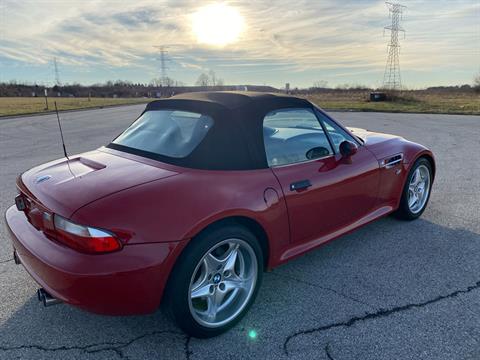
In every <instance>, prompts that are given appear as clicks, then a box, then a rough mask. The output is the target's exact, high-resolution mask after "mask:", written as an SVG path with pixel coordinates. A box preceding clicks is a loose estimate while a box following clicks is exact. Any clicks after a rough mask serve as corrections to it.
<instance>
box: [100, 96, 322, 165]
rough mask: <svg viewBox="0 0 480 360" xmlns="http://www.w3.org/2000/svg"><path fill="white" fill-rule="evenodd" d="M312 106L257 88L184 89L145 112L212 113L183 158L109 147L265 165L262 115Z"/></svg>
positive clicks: (192, 160)
mask: <svg viewBox="0 0 480 360" xmlns="http://www.w3.org/2000/svg"><path fill="white" fill-rule="evenodd" d="M298 107H302V108H310V109H312V108H313V107H314V105H313V104H311V103H310V102H309V101H307V100H305V99H300V98H296V97H293V96H288V95H282V94H270V93H259V92H248V91H245V92H228V91H209V92H195V93H185V94H179V95H176V96H173V97H171V98H168V99H161V100H156V101H152V102H151V103H149V104H148V105H147V107H146V108H145V110H144V112H147V111H155V110H181V111H191V112H196V113H201V114H204V115H208V116H210V117H212V119H213V121H214V125H213V126H212V128H211V129H210V131H209V132H208V133H207V135H206V136H205V138H204V139H203V140H202V142H201V143H200V144H199V145H198V146H197V147H196V148H195V149H194V150H193V151H192V153H191V154H190V155H188V156H187V157H185V158H173V157H167V156H162V155H156V154H151V153H145V152H141V151H136V150H134V149H131V148H127V147H124V146H122V145H118V144H114V143H112V144H110V145H108V147H111V148H114V149H117V150H122V151H126V152H132V153H136V154H138V155H141V156H145V157H150V158H154V159H157V160H159V161H162V162H166V163H169V164H174V165H178V166H184V167H187V168H195V169H208V170H252V169H263V168H267V167H268V164H267V159H266V155H265V148H264V144H263V118H264V117H265V115H266V114H268V113H269V112H270V111H273V110H276V109H281V108H298Z"/></svg>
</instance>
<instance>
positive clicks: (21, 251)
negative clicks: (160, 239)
mask: <svg viewBox="0 0 480 360" xmlns="http://www.w3.org/2000/svg"><path fill="white" fill-rule="evenodd" d="M5 219H6V222H7V228H8V230H9V232H10V235H11V238H12V243H13V247H14V250H15V251H16V254H17V256H18V258H19V260H20V261H21V263H22V265H23V266H24V267H25V269H26V270H27V272H28V273H29V274H30V275H31V276H32V278H33V279H34V280H35V281H36V282H37V283H38V284H39V285H40V286H41V287H43V288H44V289H45V290H46V291H47V292H49V293H50V294H51V295H52V296H54V297H56V298H58V299H59V300H61V301H63V302H66V303H68V304H71V305H74V306H77V307H79V308H82V309H84V310H87V311H90V312H94V313H98V314H105V315H134V314H146V313H151V312H153V311H155V310H156V309H157V308H158V306H159V305H160V301H161V298H162V294H163V290H164V287H165V284H166V281H167V279H168V275H169V273H170V270H171V268H172V267H173V264H174V262H175V259H176V257H177V255H178V253H179V252H180V251H181V248H183V243H182V242H170V243H150V244H135V245H126V246H124V248H123V249H122V250H121V251H118V252H115V253H111V254H103V255H88V254H82V253H79V252H76V251H75V250H72V249H70V248H68V247H66V246H63V245H61V244H58V243H56V242H54V241H51V240H50V239H48V238H46V237H45V235H44V234H43V233H42V232H40V231H38V230H36V229H35V228H34V227H33V226H32V225H31V224H30V223H29V222H28V220H27V218H26V216H25V214H24V213H23V212H20V211H18V210H17V209H16V207H15V206H12V207H10V208H9V209H8V210H7V212H6V213H5Z"/></svg>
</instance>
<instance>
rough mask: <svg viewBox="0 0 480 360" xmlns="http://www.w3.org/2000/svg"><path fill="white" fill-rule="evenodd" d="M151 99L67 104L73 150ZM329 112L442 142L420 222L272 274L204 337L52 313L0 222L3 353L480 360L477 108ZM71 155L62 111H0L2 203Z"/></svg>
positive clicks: (104, 138) (365, 231)
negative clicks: (11, 114) (466, 112)
mask: <svg viewBox="0 0 480 360" xmlns="http://www.w3.org/2000/svg"><path fill="white" fill-rule="evenodd" d="M143 108H144V106H143V105H134V106H125V107H119V108H105V109H96V110H87V111H79V112H70V113H63V114H62V119H63V129H64V133H65V142H66V144H67V149H68V151H69V153H71V154H74V153H78V152H83V151H86V150H91V149H94V148H97V147H99V146H101V145H104V144H107V143H108V142H109V140H111V139H112V138H113V137H115V136H116V135H117V134H118V133H119V132H120V131H122V129H124V128H125V127H126V126H127V125H128V124H130V123H131V122H132V121H133V120H134V119H135V118H136V116H138V114H139V113H140V112H141V111H142V110H143ZM332 115H333V116H334V117H335V118H337V119H339V120H340V121H341V122H342V123H344V124H345V125H348V126H354V127H363V128H367V129H370V130H375V131H380V132H388V133H393V134H398V135H401V136H404V137H405V138H407V139H409V140H412V141H416V142H420V143H422V144H425V145H427V146H429V147H430V148H431V149H432V150H433V151H434V153H435V155H436V158H437V175H436V179H435V183H434V186H433V192H432V196H431V200H430V204H429V206H428V208H427V210H426V211H425V213H424V214H423V216H422V217H421V218H420V219H419V220H416V221H413V222H404V221H399V220H396V219H394V218H392V217H387V218H384V219H381V220H379V221H376V222H374V223H372V224H370V225H367V226H365V227H363V228H361V229H359V230H357V231H355V232H354V233H351V234H349V235H347V236H344V237H342V238H340V239H337V240H336V241H333V242H331V243H329V244H327V245H326V246H324V247H321V248H319V249H317V250H314V251H313V252H310V253H308V254H307V255H305V256H303V257H301V258H298V259H296V260H294V261H292V262H290V263H288V264H286V265H284V266H281V267H279V268H277V269H275V270H274V271H272V272H270V273H266V274H265V276H264V282H263V284H262V288H261V289H260V292H259V296H258V298H257V300H256V302H255V304H254V305H253V307H252V308H251V310H250V312H249V313H248V314H247V316H246V317H245V318H244V319H243V320H242V321H241V322H240V324H239V325H237V326H236V327H235V328H233V329H232V330H231V331H229V332H228V333H226V334H224V335H221V336H219V337H216V338H213V339H208V340H199V339H191V338H189V337H187V336H186V335H184V334H183V333H182V332H181V331H180V330H179V329H178V328H177V327H176V326H175V324H173V323H172V322H171V321H170V320H168V319H167V318H166V317H165V316H164V314H163V313H162V311H157V312H156V313H155V314H152V315H146V316H130V317H107V316H99V315H93V314H89V313H86V312H83V311H81V310H78V309H75V308H73V307H70V306H67V305H57V306H53V307H49V308H44V307H43V306H42V305H40V303H38V302H37V298H36V293H35V291H36V289H37V285H36V283H35V282H34V281H33V280H32V279H31V278H30V277H29V276H28V274H27V273H26V271H25V270H24V269H23V268H22V266H17V265H15V264H14V262H13V260H12V249H11V245H10V240H9V238H8V236H7V230H6V228H5V224H4V222H3V221H2V222H0V359H36V360H40V359H67V358H68V359H122V358H125V359H131V360H135V359H154V358H155V359H176V360H180V359H185V358H186V359H206V358H208V359H239V358H242V359H290V358H291V359H335V360H344V359H382V360H383V359H435V360H437V359H448V360H451V359H462V360H464V359H476V360H478V359H480V161H479V154H478V153H477V151H479V149H480V140H479V139H480V116H457V115H425V114H422V115H416V114H386V113H338V112H335V113H332ZM61 156H62V147H61V143H60V137H59V133H58V125H57V123H56V118H55V115H43V116H30V117H20V118H12V119H0V212H1V213H2V214H3V213H4V212H5V210H6V209H7V208H8V207H9V206H10V205H11V204H13V199H14V196H15V194H16V191H15V178H16V176H17V175H18V174H20V173H21V172H23V171H25V170H27V169H29V168H31V167H32V166H34V165H38V164H41V163H44V162H46V161H49V160H52V159H56V158H59V157H61ZM251 330H254V331H255V332H256V335H257V336H256V337H255V338H252V337H249V336H248V335H249V332H250V331H251Z"/></svg>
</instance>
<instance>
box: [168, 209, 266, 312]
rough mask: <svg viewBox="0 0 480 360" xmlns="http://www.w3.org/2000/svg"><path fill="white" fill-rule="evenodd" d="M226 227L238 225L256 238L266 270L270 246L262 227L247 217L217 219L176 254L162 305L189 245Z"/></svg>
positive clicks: (237, 216) (235, 216)
mask: <svg viewBox="0 0 480 360" xmlns="http://www.w3.org/2000/svg"><path fill="white" fill-rule="evenodd" d="M228 225H240V226H243V227H245V228H247V229H248V230H249V231H251V232H252V233H253V234H254V235H255V236H256V238H257V239H258V241H259V245H260V248H261V249H262V255H263V270H264V271H265V270H267V269H268V267H269V265H268V264H269V260H270V245H269V240H268V235H267V233H266V231H265V229H264V228H263V226H262V225H261V224H260V223H259V222H258V221H256V220H254V219H252V218H250V217H248V216H243V215H232V216H227V217H224V218H221V219H217V220H215V221H213V222H211V223H209V224H208V225H206V226H204V227H203V228H202V229H201V230H199V231H197V232H196V234H194V235H193V236H192V237H191V238H190V240H189V241H188V243H187V244H186V245H185V246H184V247H183V248H182V249H181V251H180V253H179V254H178V256H177V258H176V259H175V262H174V263H173V265H172V267H171V269H170V272H169V274H168V278H167V281H166V282H165V287H164V294H163V295H164V296H162V303H163V302H165V300H166V299H165V297H166V296H165V295H167V296H168V289H169V287H170V286H172V284H171V279H172V275H173V273H174V272H175V268H176V267H177V265H178V264H179V262H180V259H181V258H182V257H183V256H184V254H185V253H186V252H187V251H188V249H189V248H190V245H191V244H192V243H193V242H194V241H195V240H196V238H198V237H199V235H201V234H202V233H205V232H207V231H211V230H213V229H216V228H219V227H222V226H228Z"/></svg>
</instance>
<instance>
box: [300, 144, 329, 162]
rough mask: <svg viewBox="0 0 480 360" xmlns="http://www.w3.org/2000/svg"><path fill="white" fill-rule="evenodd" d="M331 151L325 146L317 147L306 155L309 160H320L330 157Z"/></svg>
mask: <svg viewBox="0 0 480 360" xmlns="http://www.w3.org/2000/svg"><path fill="white" fill-rule="evenodd" d="M329 154H330V151H328V149H327V148H324V147H323V146H317V147H314V148H311V149H310V150H308V151H307V152H306V154H305V157H306V158H307V159H309V160H313V159H318V158H321V157H324V156H328V155H329Z"/></svg>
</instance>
